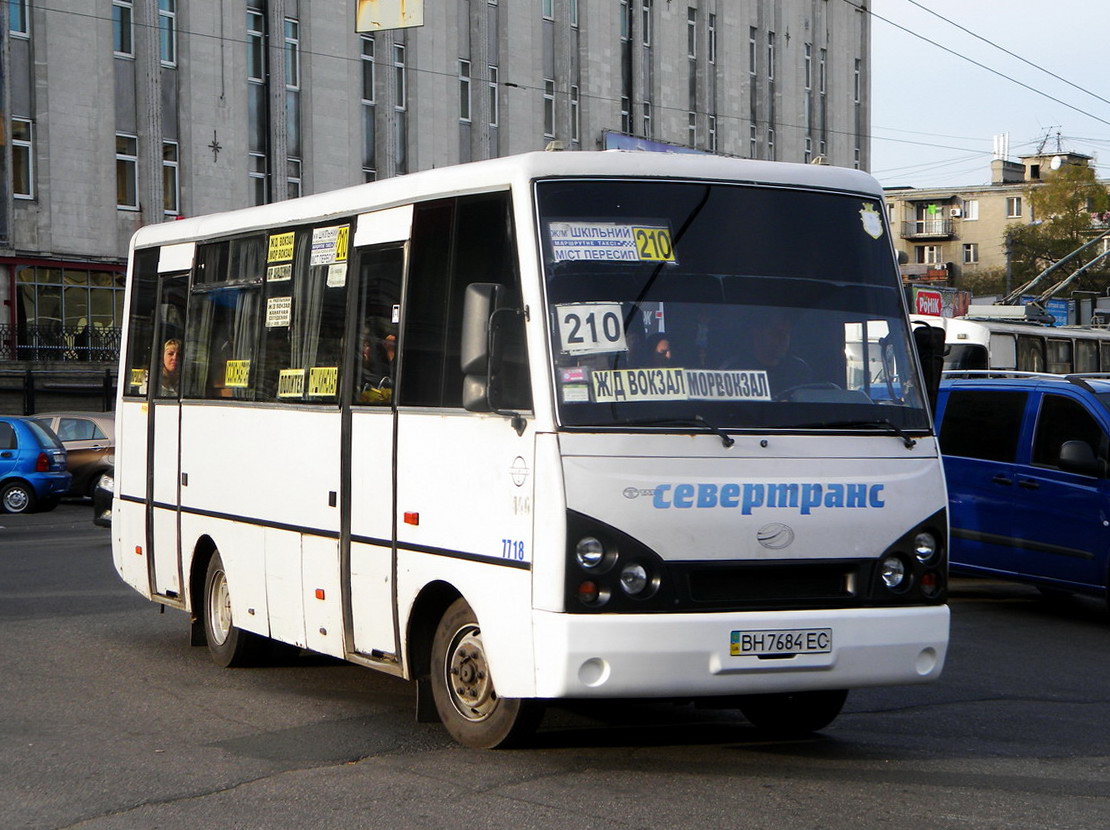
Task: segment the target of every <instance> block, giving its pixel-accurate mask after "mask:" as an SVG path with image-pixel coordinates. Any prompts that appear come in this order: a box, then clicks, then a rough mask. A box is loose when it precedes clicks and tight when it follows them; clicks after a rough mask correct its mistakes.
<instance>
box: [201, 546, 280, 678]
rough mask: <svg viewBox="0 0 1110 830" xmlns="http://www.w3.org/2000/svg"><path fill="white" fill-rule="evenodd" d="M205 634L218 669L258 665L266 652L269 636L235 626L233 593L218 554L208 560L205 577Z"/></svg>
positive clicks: (217, 552) (209, 650)
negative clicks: (232, 605) (232, 610)
mask: <svg viewBox="0 0 1110 830" xmlns="http://www.w3.org/2000/svg"><path fill="white" fill-rule="evenodd" d="M204 634H205V637H206V639H207V640H208V652H209V654H211V655H212V660H213V661H214V662H215V663H216V665H217V666H223V667H224V668H235V667H237V666H250V665H255V664H257V663H258V662H261V660H262V659H263V658H264V656H265V654H266V653H267V643H268V640H267V638H266V637H262V636H260V635H258V634H255V633H254V632H252V631H244V630H243V629H241V628H237V627H236V626H235V622H234V620H233V619H232V617H231V591H230V589H229V588H228V583H227V573H226V572H225V571H224V562H223V559H222V558H220V552H219V551H216V552H215V553H213V554H212V558H211V559H210V560H208V573H207V574H205V577H204Z"/></svg>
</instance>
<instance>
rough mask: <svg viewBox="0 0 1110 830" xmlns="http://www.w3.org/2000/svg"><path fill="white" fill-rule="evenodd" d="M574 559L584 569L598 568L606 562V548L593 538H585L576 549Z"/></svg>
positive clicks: (579, 541) (580, 540)
mask: <svg viewBox="0 0 1110 830" xmlns="http://www.w3.org/2000/svg"><path fill="white" fill-rule="evenodd" d="M574 558H575V559H577V560H578V564H579V565H581V566H582V567H583V568H587V569H590V568H596V567H597V566H598V565H600V564H601V563H602V562H604V561H605V546H604V545H603V544H601V542H600V540H598V539H595V538H594V537H593V536H584V537H583V538H581V539H579V540H578V544H577V545H576V546H575V548H574Z"/></svg>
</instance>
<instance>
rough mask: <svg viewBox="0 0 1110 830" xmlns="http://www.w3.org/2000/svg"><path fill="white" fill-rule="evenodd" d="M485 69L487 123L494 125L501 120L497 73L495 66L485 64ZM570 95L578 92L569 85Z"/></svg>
mask: <svg viewBox="0 0 1110 830" xmlns="http://www.w3.org/2000/svg"><path fill="white" fill-rule="evenodd" d="M486 71H487V72H488V73H489V80H488V81H487V83H488V84H489V125H490V126H491V127H496V126H497V125H498V124H499V123H500V122H501V107H500V105H499V104H498V95H499V94H500V91H501V90H500V88H499V81H498V73H497V67H496V66H487V67H486ZM571 93H572V95H577V94H578V87H571Z"/></svg>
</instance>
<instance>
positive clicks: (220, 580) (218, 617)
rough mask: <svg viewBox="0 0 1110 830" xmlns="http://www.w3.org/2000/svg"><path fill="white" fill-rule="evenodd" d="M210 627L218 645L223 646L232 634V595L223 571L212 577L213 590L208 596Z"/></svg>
mask: <svg viewBox="0 0 1110 830" xmlns="http://www.w3.org/2000/svg"><path fill="white" fill-rule="evenodd" d="M208 625H209V628H211V629H212V635H213V637H214V638H215V640H216V645H223V643H224V642H225V641H226V640H227V635H228V634H229V633H230V632H231V594H230V593H228V590H227V577H226V576H225V575H224V572H223V571H216V573H215V574H213V575H212V589H211V591H210V592H209V596H208Z"/></svg>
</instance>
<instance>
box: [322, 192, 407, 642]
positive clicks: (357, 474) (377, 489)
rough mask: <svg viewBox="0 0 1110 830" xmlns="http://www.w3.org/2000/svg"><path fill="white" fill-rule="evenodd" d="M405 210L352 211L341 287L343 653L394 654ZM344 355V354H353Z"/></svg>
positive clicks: (405, 234)
mask: <svg viewBox="0 0 1110 830" xmlns="http://www.w3.org/2000/svg"><path fill="white" fill-rule="evenodd" d="M411 217H412V208H411V207H402V208H393V209H389V210H383V211H376V212H374V213H370V214H366V215H363V216H360V217H359V219H358V223H357V225H356V230H355V237H354V246H355V253H354V257H353V259H354V262H353V263H352V264H353V269H354V270H353V273H354V274H355V275H356V276H355V279H356V284H355V286H353V287H354V288H355V290H353V291H351V292H350V295H349V296H350V300H351V305H350V311H349V316H348V325H347V330H348V331H349V332H351V337H349V338H348V341H349V349H350V351H349V352H348V360H347V361H346V365H347V366H348V367H351V369H350V370H349V372H348V383H347V389H348V390H349V392H348V393H347V400H346V402H345V404H344V407H343V434H344V436H345V440H344V442H343V446H344V452H343V458H342V459H341V467H342V481H343V484H342V494H341V499H342V504H343V510H342V511H341V516H342V527H341V530H340V540H341V551H340V559H341V563H342V564H341V574H342V577H341V578H342V580H343V595H344V622H345V625H344V629H345V631H346V632H347V643H346V647H347V651H348V652H354V653H358V654H362V655H364V656H367V657H370V658H371V659H375V660H380V661H384V662H393V661H395V660H396V659H397V649H398V644H397V640H398V634H397V623H396V611H395V602H394V592H393V586H394V579H395V575H396V567H395V561H396V559H395V550H394V545H393V540H394V532H395V529H394V525H393V515H394V487H395V477H394V476H395V473H394V464H393V448H394V430H395V424H396V414H395V411H394V408H393V403H394V401H393V384H394V380H395V379H396V374H395V372H394V367H395V365H396V356H397V338H398V334H399V331H398V330H399V327H400V302H401V284H402V281H403V277H404V271H405V259H406V251H407V240H408V235H409V227H410V225H411ZM352 352H353V354H352Z"/></svg>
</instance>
